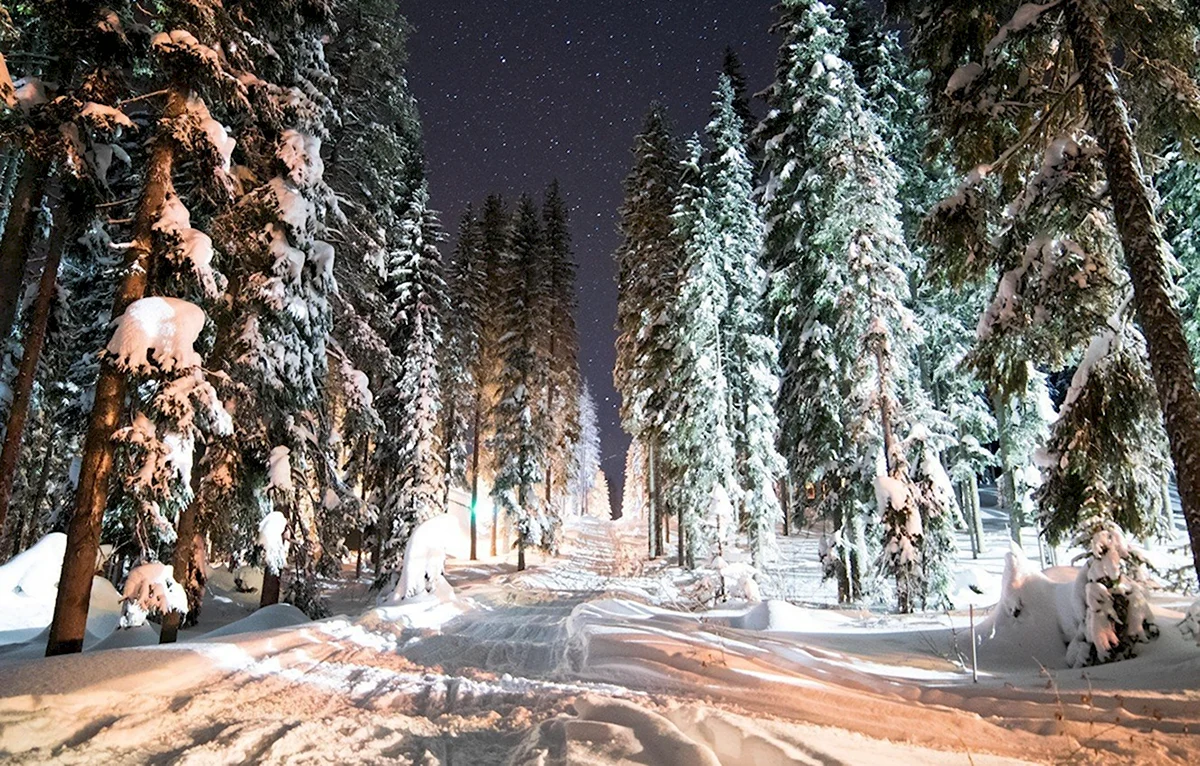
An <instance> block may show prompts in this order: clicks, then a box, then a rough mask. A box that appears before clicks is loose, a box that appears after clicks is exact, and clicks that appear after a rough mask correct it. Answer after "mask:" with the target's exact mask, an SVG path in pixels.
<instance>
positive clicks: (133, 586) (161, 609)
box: [121, 561, 188, 628]
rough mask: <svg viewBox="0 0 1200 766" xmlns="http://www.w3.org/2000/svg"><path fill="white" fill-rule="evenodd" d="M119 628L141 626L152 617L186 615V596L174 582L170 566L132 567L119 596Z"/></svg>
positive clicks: (181, 588) (148, 565) (173, 574)
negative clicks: (174, 614)
mask: <svg viewBox="0 0 1200 766" xmlns="http://www.w3.org/2000/svg"><path fill="white" fill-rule="evenodd" d="M121 595H122V604H121V627H122V628H134V627H137V626H138V625H144V624H145V623H146V618H147V617H149V616H150V615H152V614H167V613H168V612H179V613H180V614H187V610H188V603H187V593H186V592H185V591H184V590H183V586H182V585H180V584H179V583H178V582H176V581H175V570H174V567H172V566H171V565H170V564H163V563H161V562H158V561H151V562H149V563H146V564H142V565H140V566H137V567H134V568H133V570H132V571H131V572H130V573H129V577H127V578H126V579H125V589H124V591H123V592H122V594H121Z"/></svg>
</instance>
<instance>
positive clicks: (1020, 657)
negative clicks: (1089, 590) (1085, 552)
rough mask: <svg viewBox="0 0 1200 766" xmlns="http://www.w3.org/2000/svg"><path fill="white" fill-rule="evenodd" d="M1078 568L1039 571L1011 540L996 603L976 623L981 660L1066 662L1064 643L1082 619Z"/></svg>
mask: <svg viewBox="0 0 1200 766" xmlns="http://www.w3.org/2000/svg"><path fill="white" fill-rule="evenodd" d="M1080 571H1081V570H1080V569H1079V568H1077V567H1051V568H1049V569H1046V570H1044V571H1038V570H1037V568H1036V567H1035V566H1034V564H1033V563H1032V562H1031V561H1029V559H1028V558H1026V557H1025V554H1024V553H1023V552H1022V551H1021V549H1020V548H1019V547H1018V546H1017V545H1015V544H1014V545H1013V549H1012V550H1011V551H1009V553H1008V554H1006V556H1005V562H1004V576H1003V579H1002V581H1001V595H1000V603H999V604H997V605H996V608H995V609H994V610H992V613H991V614H990V615H988V617H987V618H986V619H985V620H983V622H982V623H980V624H979V626H978V628H977V636H978V639H977V640H978V642H979V658H980V662H981V663H983V662H985V661H987V662H989V664H992V663H1000V664H1004V665H1013V666H1026V667H1027V666H1029V665H1031V664H1035V663H1040V664H1041V665H1044V666H1046V667H1057V668H1062V667H1067V666H1068V665H1069V663H1068V662H1067V646H1068V644H1069V643H1070V642H1071V639H1072V638H1073V637H1074V636H1075V635H1076V633H1077V631H1078V626H1079V625H1080V623H1081V622H1082V620H1083V614H1082V609H1081V606H1082V604H1081V602H1080V600H1079V598H1078V595H1077V592H1076V583H1077V581H1078V579H1079V573H1080Z"/></svg>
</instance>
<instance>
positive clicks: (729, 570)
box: [713, 556, 762, 603]
mask: <svg viewBox="0 0 1200 766" xmlns="http://www.w3.org/2000/svg"><path fill="white" fill-rule="evenodd" d="M713 564H714V567H715V568H716V570H717V573H718V574H719V575H720V576H721V582H722V584H723V585H724V588H725V597H726V598H728V599H731V600H733V599H736V600H739V601H750V602H752V603H758V602H759V601H762V594H761V593H760V592H759V587H758V580H757V578H758V575H759V572H758V570H757V569H755V568H754V567H753V566H751V565H750V564H748V563H746V562H744V561H740V562H737V563H733V564H730V563H728V562H727V561H725V559H724V558H723V557H721V556H717V558H716V561H715V562H713Z"/></svg>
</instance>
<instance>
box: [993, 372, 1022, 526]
mask: <svg viewBox="0 0 1200 766" xmlns="http://www.w3.org/2000/svg"><path fill="white" fill-rule="evenodd" d="M992 409H993V410H994V411H995V414H996V430H997V432H998V435H999V437H1000V464H1001V466H1002V468H1003V470H1002V471H1001V472H1000V476H999V481H998V482H997V485H996V496H997V498H998V499H999V500H1000V501H1001V503H1002V504H1003V505H1007V506H1008V529H1009V537H1010V538H1011V539H1012V541H1013V542H1015V543H1016V544H1017V545H1020V544H1021V525H1022V523H1024V519H1023V518H1022V517H1021V507H1020V505H1019V504H1018V503H1017V478H1016V475H1015V473H1014V472H1013V470H1012V469H1011V467H1010V466H1012V464H1013V460H1012V454H1011V453H1012V450H1011V448H1010V445H1011V440H1010V439H1009V438H1008V436H1007V434H1008V406H1007V405H1006V404H1005V403H1004V399H1003V398H1002V397H1001V396H1000V394H995V395H993V396H992Z"/></svg>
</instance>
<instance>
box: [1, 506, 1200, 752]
mask: <svg viewBox="0 0 1200 766" xmlns="http://www.w3.org/2000/svg"><path fill="white" fill-rule="evenodd" d="M781 542H782V543H783V552H784V557H785V560H788V561H792V562H801V563H800V564H797V565H803V566H807V565H808V564H809V563H810V562H811V563H812V565H813V566H815V565H816V564H815V555H814V556H801V555H800V550H799V549H805V553H809V551H807V548H810V547H812V548H814V549H815V540H813V539H812V538H809V537H804V536H796V537H792V538H781ZM642 545H644V541H643V539H642V530H641V528H640V526H639V525H637V524H634V523H629V524H622V523H617V524H611V523H607V522H602V521H598V520H595V519H587V518H583V519H576V520H573V521H572V522H571V524H570V528H569V534H568V540H567V542H566V547H565V550H564V551H563V555H562V556H561V557H560V558H558V559H548V560H546V561H544V562H541V563H535V565H534V566H533V567H532V568H531V569H530V570H529V571H527V572H524V573H516V572H514V571H513V569H512V567H511V566H510V565H508V564H506V563H499V562H491V561H489V562H457V564H456V565H453V566H451V567H450V570H449V575H448V576H449V577H450V579H451V580H452V582H453V583H454V585H455V587H456V588H457V590H458V594H459V597H460V599H462V601H461V602H460V603H459V604H458V606H459V609H458V610H454V611H460V612H461V613H460V614H458V616H453V617H450V618H449V620H448V621H444V618H438V617H437V616H436V614H435V613H434V612H432V611H430V612H429V613H427V614H426V615H425V617H426V620H427V621H426V622H422V621H421V620H420V619H417V620H414V621H413V622H415V624H436V623H437V622H438V621H439V620H442V621H443V622H444V624H442V625H441V626H440V627H405V626H404V625H403V624H401V623H397V622H388V621H385V620H383V619H381V618H380V617H379V615H378V614H377V613H372V612H368V613H367V614H365V615H363V616H362V617H360V618H346V617H339V618H332V619H330V620H325V621H321V622H316V623H306V624H304V625H300V626H293V627H285V628H278V629H275V630H268V631H261V632H256V633H248V634H241V635H226V636H221V637H218V638H212V639H209V640H207V641H204V640H198V641H193V642H190V643H185V644H178V645H176V646H174V647H167V648H158V647H153V648H141V649H117V650H110V651H102V652H93V653H88V654H84V655H77V656H70V657H60V658H54V659H50V660H36V661H26V662H10V663H7V664H0V679H3V681H2V682H0V760H4V761H6V762H9V763H17V764H22V763H45V762H54V763H66V764H70V763H183V764H206V763H231V762H263V763H341V762H349V761H352V762H398V763H414V764H434V763H437V764H441V765H442V766H448V765H449V764H461V765H466V764H493V763H494V764H502V763H514V764H534V763H543V764H557V763H642V764H654V765H656V766H657V765H658V764H664V765H665V766H674V765H675V764H679V765H680V766H684V764H687V765H688V766H693V765H694V764H726V765H729V764H755V765H756V766H773V765H774V764H785V763H806V764H858V763H881V762H889V763H914V764H916V763H920V764H968V763H973V764H1008V763H1030V762H1032V763H1066V762H1069V763H1104V764H1109V763H1168V762H1178V763H1188V762H1191V763H1195V762H1198V761H1200V742H1198V741H1197V737H1196V736H1195V735H1194V734H1191V733H1190V730H1189V727H1190V726H1193V725H1194V724H1195V723H1196V721H1197V718H1198V716H1197V711H1200V694H1198V693H1197V692H1194V691H1191V692H1189V691H1179V692H1172V691H1154V690H1139V689H1137V688H1136V686H1134V687H1131V686H1130V684H1129V672H1133V671H1129V672H1127V673H1125V674H1124V675H1122V674H1121V673H1120V672H1116V671H1113V672H1110V674H1109V676H1110V677H1111V678H1110V680H1108V681H1106V680H1105V679H1106V676H1105V672H1104V671H1105V670H1106V669H1093V672H1092V673H1090V674H1081V673H1080V671H1070V670H1058V671H1053V670H1052V671H1045V672H1044V673H1039V672H1038V671H1036V670H1033V671H1020V672H1014V671H1013V670H1012V669H1011V668H1004V667H999V666H997V667H991V668H985V672H984V673H983V676H982V677H981V681H980V683H979V684H971V682H970V676H969V673H968V672H966V671H965V670H964V668H963V667H962V664H961V662H960V660H959V657H960V651H962V649H961V647H959V648H958V649H956V642H962V635H961V633H958V634H956V633H955V632H953V631H952V630H951V627H950V625H951V621H950V620H949V618H945V617H939V616H937V615H928V614H926V615H917V616H914V617H911V618H903V619H901V618H896V617H891V616H886V615H879V614H872V613H866V612H859V613H855V612H843V611H835V610H826V609H819V608H808V609H803V608H801V607H793V606H790V605H788V604H783V603H781V602H770V603H767V604H760V605H757V606H755V607H753V608H751V609H749V610H747V609H746V608H727V609H718V610H710V611H707V612H704V613H696V612H691V611H684V610H685V609H689V608H691V607H695V606H696V603H695V599H694V597H693V596H692V595H689V594H692V593H694V592H695V587H694V584H693V583H692V582H691V578H690V577H689V576H688V575H685V574H684V573H682V572H679V571H678V570H667V569H665V568H664V567H665V564H663V563H661V562H658V563H656V562H645V561H642V560H641V559H640V557H638V556H635V555H632V554H630V553H629V551H630V550H634V551H636V550H638V549H639V548H640V546H642ZM810 587H812V586H810ZM823 593H824V591H822V594H823ZM822 594H819V593H817V592H816V591H813V592H811V593H809V594H807V595H808V596H809V597H811V598H812V600H813V601H819V600H821V599H822V598H824V597H825V596H824V595H822ZM689 602H690V603H689ZM651 603H654V604H659V606H652V605H650V604H651ZM810 603H811V602H810ZM434 608H436V607H430V609H431V610H432V609H434ZM451 613H453V612H451ZM438 614H440V613H438ZM962 622H963V621H962V620H960V619H957V618H955V619H954V620H953V625H954V627H955V629H961V628H962ZM768 627H771V628H775V629H774V630H770V631H767V630H765V628H768ZM1164 628H1165V629H1170V628H1166V627H1165V626H1164ZM956 636H957V638H956ZM1172 656H1174V655H1172ZM1131 662H1137V661H1131ZM1119 665H1125V666H1126V667H1127V668H1130V667H1132V666H1130V665H1128V664H1126V663H1120V664H1119ZM1119 665H1115V666H1110V667H1111V668H1118V669H1119ZM1197 668H1200V664H1198V663H1197V662H1196V660H1195V659H1192V660H1191V661H1188V662H1186V663H1185V664H1181V665H1179V666H1178V667H1177V668H1175V669H1172V668H1167V669H1166V670H1164V671H1163V673H1164V674H1165V678H1167V679H1170V677H1171V675H1170V674H1171V672H1178V673H1183V674H1185V677H1183V678H1180V679H1179V688H1183V689H1187V688H1192V689H1194V688H1195V687H1196V685H1197V684H1196V682H1197V680H1200V679H1198V678H1197ZM1187 674H1190V680H1189V678H1188V677H1187ZM1084 676H1087V677H1084ZM1152 688H1153V689H1162V688H1170V687H1169V686H1167V687H1164V686H1155V687H1152Z"/></svg>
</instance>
